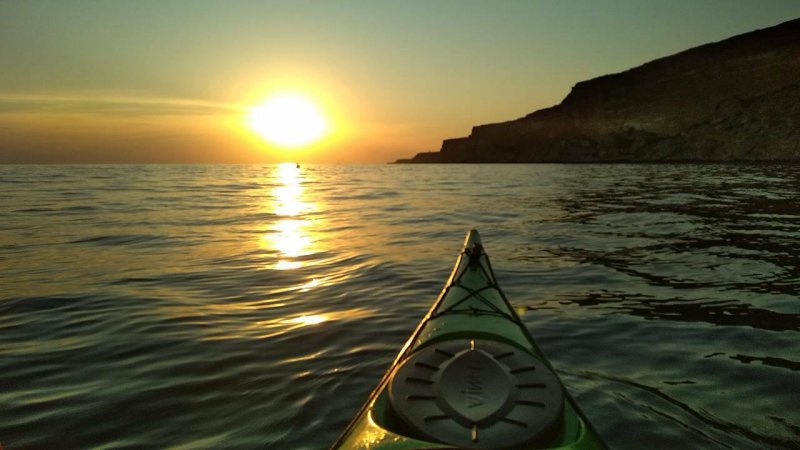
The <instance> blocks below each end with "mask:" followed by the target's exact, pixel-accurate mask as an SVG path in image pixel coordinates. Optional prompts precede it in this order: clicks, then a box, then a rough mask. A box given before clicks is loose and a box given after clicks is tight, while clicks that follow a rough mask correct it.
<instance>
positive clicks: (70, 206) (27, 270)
mask: <svg viewBox="0 0 800 450" xmlns="http://www.w3.org/2000/svg"><path fill="white" fill-rule="evenodd" d="M471 227H475V228H478V229H479V230H480V231H481V233H482V235H483V238H484V243H485V246H486V248H487V251H488V253H489V255H490V257H491V258H492V262H493V265H494V267H495V270H496V271H497V276H498V279H499V281H500V284H501V286H503V287H504V289H505V291H506V294H507V295H508V297H509V298H510V299H511V300H512V301H513V302H514V303H515V305H516V306H517V307H518V309H519V310H520V311H521V312H524V314H523V316H522V317H523V320H524V321H525V323H526V324H527V325H528V327H529V329H530V331H531V333H532V334H533V336H534V337H535V338H536V339H537V341H538V343H539V344H540V346H541V347H542V348H543V350H544V351H545V353H546V354H547V355H548V356H549V357H550V359H551V361H552V363H553V365H554V366H555V368H556V369H557V371H558V373H559V374H560V375H561V377H562V379H563V381H564V382H565V384H566V386H567V388H568V390H569V391H570V392H571V393H572V394H573V395H574V397H575V398H576V400H577V402H578V403H579V404H580V406H581V407H582V408H583V410H584V411H585V412H586V413H587V415H588V416H589V418H590V420H591V421H592V422H593V423H594V425H595V426H596V428H597V429H598V431H599V433H600V434H601V435H602V436H603V437H604V438H605V440H607V441H608V443H609V444H610V445H611V446H612V448H619V449H641V448H674V449H678V448H680V449H709V448H731V449H762V448H800V252H799V251H798V249H800V166H780V165H771V166H735V165H719V166H718V165H486V166H483V165H469V166H466V165H464V166H462V165H445V166H437V165H431V166H389V165H386V166H304V167H302V168H300V169H297V168H295V167H294V166H197V165H185V166H182V165H174V166H169V165H165V166H105V165H98V166H0V442H2V443H3V445H4V446H5V448H6V449H8V450H12V449H23V448H24V449H28V448H59V449H65V448H104V449H105V448H145V447H146V448H276V449H277V448H280V449H319V448H325V447H326V446H328V445H329V444H331V443H332V442H333V441H334V440H335V438H336V437H337V435H338V434H339V433H340V432H341V431H342V429H343V428H344V427H345V425H346V424H347V422H348V421H349V420H350V418H351V417H352V416H353V415H354V414H355V413H356V411H357V409H358V408H359V406H360V405H361V404H362V402H363V401H364V400H365V399H366V397H367V395H368V394H369V392H370V391H371V390H372V389H373V388H374V386H375V384H376V383H377V382H378V380H379V378H380V377H381V375H382V374H383V372H384V371H385V370H386V369H387V367H388V365H389V364H390V362H391V361H392V359H393V358H394V356H395V355H396V353H397V351H398V350H399V348H400V346H401V345H402V344H403V342H404V341H405V339H406V338H407V337H408V335H409V334H410V333H411V331H412V330H413V328H414V327H415V326H416V324H417V323H418V321H419V320H420V318H421V317H422V315H423V314H424V313H425V312H426V310H427V309H428V307H429V306H430V304H431V302H432V301H433V300H434V298H435V297H436V295H437V293H438V291H439V290H440V289H441V287H442V285H443V284H444V282H445V278H446V277H447V275H448V274H449V271H450V269H451V267H452V264H453V263H454V262H455V258H456V256H457V253H458V251H459V250H460V246H461V244H462V240H463V237H464V234H465V233H466V231H467V230H468V229H469V228H471Z"/></svg>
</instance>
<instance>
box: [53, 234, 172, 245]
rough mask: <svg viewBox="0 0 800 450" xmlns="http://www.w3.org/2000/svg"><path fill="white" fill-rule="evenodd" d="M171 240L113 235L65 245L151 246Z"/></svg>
mask: <svg viewBox="0 0 800 450" xmlns="http://www.w3.org/2000/svg"><path fill="white" fill-rule="evenodd" d="M172 241H173V239H171V238H169V237H167V236H162V235H157V234H115V235H103V236H92V237H87V238H83V239H77V240H74V241H69V242H67V244H91V245H101V246H117V245H139V244H152V243H156V242H157V243H161V244H163V243H170V242H172Z"/></svg>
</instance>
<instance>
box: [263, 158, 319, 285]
mask: <svg viewBox="0 0 800 450" xmlns="http://www.w3.org/2000/svg"><path fill="white" fill-rule="evenodd" d="M276 180H277V181H278V182H279V183H280V185H279V186H277V187H276V188H275V189H273V190H272V195H273V199H274V203H273V204H274V207H273V209H274V212H275V214H277V215H278V216H279V217H280V218H279V219H278V221H277V222H276V223H275V224H274V226H273V228H272V230H271V232H270V233H267V234H265V235H264V236H262V238H261V240H262V244H263V245H264V246H265V247H267V248H269V249H271V250H275V251H277V252H278V261H277V263H276V264H275V266H274V268H276V269H278V270H289V269H297V268H300V267H302V265H303V264H302V262H301V261H300V260H297V259H296V258H299V257H301V256H305V255H308V254H310V253H312V252H313V251H314V250H315V248H314V247H315V242H314V240H313V239H312V232H311V231H310V230H309V228H310V226H311V224H312V220H310V219H308V218H306V217H305V215H306V214H307V213H310V212H313V211H314V210H315V209H316V204H315V203H311V202H306V201H304V200H303V193H304V192H303V178H302V177H301V172H300V168H299V167H298V166H297V165H295V164H293V163H284V164H281V165H279V166H278V173H277V176H276Z"/></svg>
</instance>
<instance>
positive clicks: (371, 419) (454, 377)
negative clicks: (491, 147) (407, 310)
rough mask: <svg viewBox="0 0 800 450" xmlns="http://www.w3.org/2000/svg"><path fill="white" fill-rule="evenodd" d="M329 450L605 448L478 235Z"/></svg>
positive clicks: (469, 238)
mask: <svg viewBox="0 0 800 450" xmlns="http://www.w3.org/2000/svg"><path fill="white" fill-rule="evenodd" d="M333 448H335V449H423V448H428V449H431V448H478V449H483V448H530V449H546V448H547V449H604V448H605V446H604V444H603V443H602V441H601V440H600V439H599V437H598V436H597V434H596V433H595V432H594V431H593V430H592V428H591V426H590V425H589V423H588V422H587V421H586V420H585V418H584V417H583V415H582V413H581V412H580V411H579V410H578V408H577V406H576V405H575V403H574V401H573V400H572V398H571V397H570V396H569V395H568V394H567V393H566V391H565V390H564V388H563V385H562V384H561V382H560V380H559V379H558V377H557V375H556V374H555V372H554V371H553V370H552V367H551V366H550V364H549V363H548V362H547V360H546V359H545V357H544V355H543V354H542V352H541V350H540V349H539V348H538V347H537V346H536V344H535V342H534V341H533V338H532V337H531V336H530V334H529V333H528V330H527V328H526V327H525V326H524V324H523V323H522V322H521V321H520V319H519V316H518V315H517V313H516V311H515V310H514V308H513V307H512V306H511V304H510V303H509V301H508V300H507V299H506V297H505V295H504V294H503V292H502V290H501V289H500V287H499V285H498V284H497V280H496V279H495V276H494V272H493V270H492V267H491V264H490V262H489V257H488V256H487V255H486V253H485V252H484V249H483V245H482V243H481V241H480V237H479V235H478V233H477V231H475V230H472V231H470V232H469V233H468V234H467V238H466V241H465V244H464V250H463V251H462V252H461V254H460V256H459V258H458V261H457V262H456V265H455V267H454V269H453V271H452V273H451V275H450V277H449V279H448V281H447V283H446V285H445V288H444V290H443V291H442V293H441V294H440V295H439V297H438V299H437V300H436V302H435V303H434V304H433V306H432V307H431V309H430V310H429V311H428V313H427V314H426V315H425V317H424V318H423V320H422V321H421V322H420V324H419V326H418V327H417V329H416V330H415V331H414V333H413V334H412V335H411V337H410V338H409V339H408V341H407V342H406V344H405V346H404V347H403V349H402V350H401V351H400V353H399V355H398V356H397V358H396V359H395V361H394V363H393V364H392V366H391V368H390V369H389V370H388V371H387V373H386V375H384V377H383V379H382V380H381V381H380V383H379V384H378V387H377V388H376V389H375V390H374V391H373V392H372V394H371V395H370V398H369V400H368V401H367V403H365V405H364V407H363V408H362V409H361V411H360V412H359V414H358V415H357V416H356V417H355V419H354V420H353V421H352V422H351V423H350V425H349V426H348V428H347V429H346V430H345V432H344V433H343V434H342V436H341V437H340V438H339V440H338V442H337V443H336V444H334V446H333Z"/></svg>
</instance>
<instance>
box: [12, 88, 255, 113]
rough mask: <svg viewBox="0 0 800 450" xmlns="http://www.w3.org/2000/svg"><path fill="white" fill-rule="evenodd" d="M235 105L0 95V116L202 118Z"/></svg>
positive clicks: (93, 95)
mask: <svg viewBox="0 0 800 450" xmlns="http://www.w3.org/2000/svg"><path fill="white" fill-rule="evenodd" d="M242 110H243V108H242V106H239V105H231V104H224V103H217V102H211V101H207V100H198V99H186V98H170V97H153V96H140V95H128V94H122V95H120V94H118V93H107V92H90V93H66V94H64V93H50V94H47V93H46V94H28V93H0V113H42V114H105V115H121V116H175V115H178V116H198V115H199V116H203V115H221V114H231V113H240V112H242Z"/></svg>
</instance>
